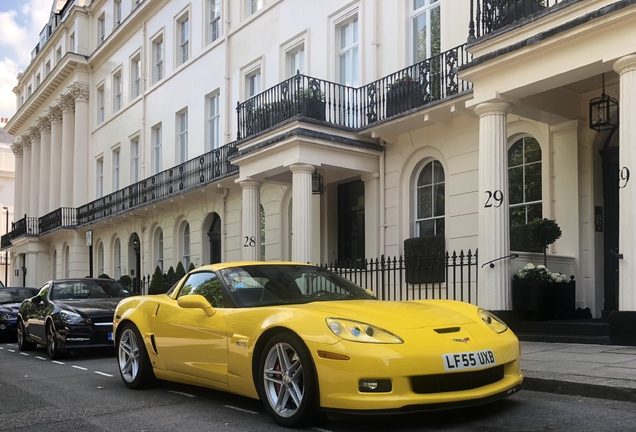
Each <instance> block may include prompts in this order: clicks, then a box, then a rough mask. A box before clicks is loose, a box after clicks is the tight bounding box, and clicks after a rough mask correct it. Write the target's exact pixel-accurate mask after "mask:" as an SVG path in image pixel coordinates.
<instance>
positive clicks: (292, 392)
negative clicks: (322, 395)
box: [256, 333, 318, 427]
mask: <svg viewBox="0 0 636 432" xmlns="http://www.w3.org/2000/svg"><path fill="white" fill-rule="evenodd" d="M256 389H257V391H258V396H259V398H260V399H261V401H262V402H263V405H264V406H265V410H266V411H267V412H268V413H269V414H270V415H271V416H272V417H273V418H274V420H275V421H276V423H278V424H279V425H281V426H284V427H300V426H305V425H307V424H309V423H310V422H312V421H313V420H314V419H315V416H316V395H317V393H318V391H317V382H316V373H315V371H314V364H313V361H312V359H311V355H310V354H309V351H308V350H307V347H306V346H305V344H304V343H303V341H302V340H300V338H298V337H297V336H295V335H292V334H287V333H279V334H277V335H275V336H274V337H272V338H271V339H270V340H269V341H268V342H267V344H266V345H265V348H264V349H263V351H262V352H261V356H260V359H259V362H258V370H257V375H256Z"/></svg>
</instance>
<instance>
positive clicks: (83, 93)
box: [68, 82, 89, 101]
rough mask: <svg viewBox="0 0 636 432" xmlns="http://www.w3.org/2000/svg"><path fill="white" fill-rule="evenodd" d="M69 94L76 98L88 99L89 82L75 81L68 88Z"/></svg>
mask: <svg viewBox="0 0 636 432" xmlns="http://www.w3.org/2000/svg"><path fill="white" fill-rule="evenodd" d="M68 94H69V95H71V96H72V97H73V99H76V100H84V101H87V100H88V94H89V91H88V84H87V83H83V82H74V83H73V84H71V85H70V86H69V88H68Z"/></svg>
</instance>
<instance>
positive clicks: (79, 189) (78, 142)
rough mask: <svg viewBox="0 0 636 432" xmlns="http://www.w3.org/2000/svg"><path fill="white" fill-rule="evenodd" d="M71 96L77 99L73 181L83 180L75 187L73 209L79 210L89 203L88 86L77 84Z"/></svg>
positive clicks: (72, 88) (72, 89) (76, 183)
mask: <svg viewBox="0 0 636 432" xmlns="http://www.w3.org/2000/svg"><path fill="white" fill-rule="evenodd" d="M71 94H72V95H73V97H74V98H75V133H74V147H73V148H74V153H73V179H75V180H78V179H82V181H80V182H77V181H76V182H75V184H74V185H73V205H72V207H75V208H77V207H80V206H82V205H84V204H86V203H87V201H88V86H87V85H85V84H80V83H75V84H73V86H72V87H71ZM113 192H114V191H113Z"/></svg>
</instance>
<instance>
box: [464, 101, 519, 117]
mask: <svg viewBox="0 0 636 432" xmlns="http://www.w3.org/2000/svg"><path fill="white" fill-rule="evenodd" d="M473 110H474V111H475V114H477V115H478V116H479V117H484V116H487V115H507V114H508V113H510V111H511V110H512V104H511V103H509V102H506V101H503V100H492V101H488V102H482V103H480V104H479V105H477V106H475V108H473Z"/></svg>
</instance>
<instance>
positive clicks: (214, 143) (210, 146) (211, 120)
mask: <svg viewBox="0 0 636 432" xmlns="http://www.w3.org/2000/svg"><path fill="white" fill-rule="evenodd" d="M207 112H208V125H207V126H208V129H207V134H208V139H207V140H206V146H205V147H206V148H205V151H211V150H214V149H216V148H219V146H220V141H221V133H220V117H221V115H220V113H219V95H218V94H215V95H212V96H209V97H208V98H207Z"/></svg>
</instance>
